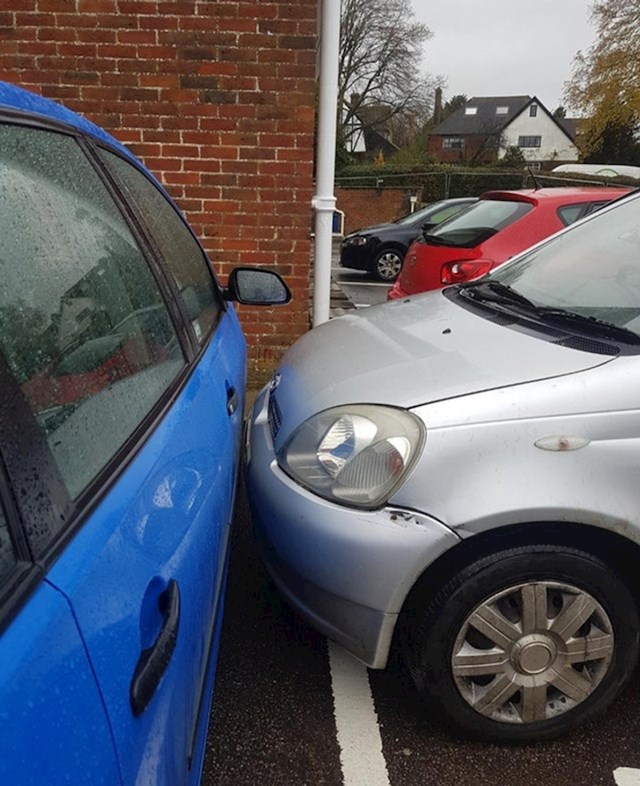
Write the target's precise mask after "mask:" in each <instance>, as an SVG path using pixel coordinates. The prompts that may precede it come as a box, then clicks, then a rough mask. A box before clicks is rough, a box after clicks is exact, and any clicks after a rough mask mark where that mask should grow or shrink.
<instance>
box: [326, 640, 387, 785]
mask: <svg viewBox="0 0 640 786" xmlns="http://www.w3.org/2000/svg"><path fill="white" fill-rule="evenodd" d="M328 646H329V666H330V670H331V688H332V690H333V707H334V710H333V711H334V715H335V719H336V729H337V732H338V745H339V746H340V763H341V764H342V777H343V781H344V786H390V784H389V775H388V773H387V764H386V762H385V760H384V755H383V753H382V739H381V737H380V727H379V726H378V716H377V715H376V711H375V707H374V705H373V697H372V696H371V687H370V686H369V675H368V674H367V669H366V667H365V666H363V665H362V664H361V663H359V662H358V661H357V660H356V659H355V658H354V657H352V656H351V655H350V654H349V653H348V652H347V651H346V650H344V649H342V647H339V646H338V645H337V644H334V643H333V642H328Z"/></svg>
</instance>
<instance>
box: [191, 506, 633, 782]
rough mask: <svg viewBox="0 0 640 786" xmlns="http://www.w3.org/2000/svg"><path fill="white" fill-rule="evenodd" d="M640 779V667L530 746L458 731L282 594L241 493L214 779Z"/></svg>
mask: <svg viewBox="0 0 640 786" xmlns="http://www.w3.org/2000/svg"><path fill="white" fill-rule="evenodd" d="M258 783H259V784H262V786H315V784H327V785H328V786H339V785H340V784H345V786H418V784H420V786H431V785H432V786H460V784H483V786H507V785H510V784H514V785H515V784H518V785H520V784H535V786H565V784H567V785H569V784H571V786H574V785H575V786H578V785H582V784H584V786H596V784H609V785H610V786H613V784H618V786H640V675H638V674H636V676H635V678H634V679H633V680H632V682H631V683H630V686H629V687H628V688H627V690H626V691H625V693H624V694H623V695H622V696H621V697H620V698H619V699H618V700H617V701H616V702H615V703H614V705H613V706H612V707H611V708H610V710H609V711H608V712H607V713H606V714H605V715H604V716H602V717H601V718H599V719H598V720H597V721H595V722H593V723H591V724H590V725H588V726H585V727H583V728H581V729H580V730H578V731H577V732H575V733H573V734H572V735H570V736H567V737H564V738H562V739H559V740H556V741H553V742H546V743H541V744H538V745H525V746H506V745H505V746H500V745H487V744H481V743H475V742H470V741H466V740H460V739H456V738H454V737H453V736H452V735H451V734H450V732H449V731H448V730H446V729H444V728H443V727H442V726H441V725H440V723H439V721H438V720H437V718H435V717H434V716H433V714H432V713H431V712H430V710H429V708H428V707H423V706H421V705H420V704H419V702H418V701H417V699H416V695H415V693H414V691H413V688H412V686H411V685H410V683H409V680H408V678H407V676H406V674H405V673H404V671H403V670H402V669H401V668H400V667H399V666H397V665H396V664H392V665H391V666H390V668H388V669H387V670H386V671H384V672H373V671H368V670H367V669H365V668H364V667H363V666H361V665H360V664H358V663H357V662H355V661H354V660H353V659H351V658H350V656H348V655H346V653H343V652H342V651H341V650H338V648H336V647H335V646H334V645H331V644H329V645H328V644H327V642H326V640H325V639H324V638H323V637H322V636H320V635H319V634H317V633H316V632H315V631H313V630H312V629H311V628H310V627H308V626H307V625H306V624H305V623H304V622H303V621H302V620H301V619H300V618H299V617H298V616H297V615H296V614H295V613H294V612H293V611H292V610H291V609H290V608H289V607H288V606H287V604H286V603H285V602H284V601H283V600H282V598H281V597H280V595H279V593H278V592H277V590H276V589H275V588H274V587H273V585H272V584H271V583H270V581H269V580H268V578H267V576H266V575H265V573H264V571H263V569H262V567H261V565H260V560H259V557H258V555H257V553H256V550H255V547H254V544H253V539H252V534H251V525H250V517H249V512H248V508H247V504H246V500H245V498H244V494H241V496H240V499H239V502H238V506H237V514H236V521H235V525H234V538H233V545H232V554H231V566H230V574H229V587H228V596H227V605H226V608H225V620H224V631H223V636H222V646H221V651H220V659H219V663H218V673H217V683H216V689H215V696H214V702H213V707H212V714H211V721H210V730H209V739H208V745H207V758H206V761H205V770H204V777H203V784H205V786H245V784H246V785H247V786H248V785H249V784H252V786H253V785H254V784H258Z"/></svg>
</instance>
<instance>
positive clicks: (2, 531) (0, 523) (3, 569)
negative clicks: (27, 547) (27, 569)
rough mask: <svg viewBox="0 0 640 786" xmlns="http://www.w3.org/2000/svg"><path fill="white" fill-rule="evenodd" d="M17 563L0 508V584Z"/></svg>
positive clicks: (5, 521)
mask: <svg viewBox="0 0 640 786" xmlns="http://www.w3.org/2000/svg"><path fill="white" fill-rule="evenodd" d="M17 564H18V560H17V558H16V553H15V551H14V548H13V543H12V542H11V535H10V534H9V526H8V524H7V520H6V518H5V515H4V513H3V511H2V508H0V584H2V583H3V582H4V580H5V579H7V578H8V577H9V575H10V573H11V572H12V570H13V569H14V568H15V566H16V565H17Z"/></svg>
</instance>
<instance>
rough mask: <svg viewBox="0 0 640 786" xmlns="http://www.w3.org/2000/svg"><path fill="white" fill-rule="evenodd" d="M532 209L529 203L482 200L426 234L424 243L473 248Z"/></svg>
mask: <svg viewBox="0 0 640 786" xmlns="http://www.w3.org/2000/svg"><path fill="white" fill-rule="evenodd" d="M532 208H533V205H532V204H531V203H530V202H516V201H514V200H502V199H481V200H480V201H479V202H476V203H475V204H474V205H472V206H471V207H470V208H469V209H468V210H465V211H464V212H463V213H460V215H457V216H454V217H453V218H451V219H449V221H446V222H445V223H443V224H442V225H440V226H438V227H436V228H435V229H433V230H431V231H430V232H428V233H426V234H425V235H424V240H425V242H427V243H433V245H439V246H456V247H458V248H473V247H474V246H477V245H478V244H479V243H482V242H484V241H485V240H488V239H489V238H490V237H491V236H492V235H495V234H496V232H499V231H500V230H501V229H504V228H505V227H508V226H509V224H513V222H514V221H517V220H518V219H519V218H522V216H524V215H525V214H526V213H528V212H529V211H530V210H531V209H532Z"/></svg>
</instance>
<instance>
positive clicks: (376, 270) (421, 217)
mask: <svg viewBox="0 0 640 786" xmlns="http://www.w3.org/2000/svg"><path fill="white" fill-rule="evenodd" d="M475 201H476V200H475V199H474V198H469V199H466V198H465V199H443V200H441V201H440V202H433V203H432V204H430V205H427V206H426V207H423V208H421V209H420V210H416V211H415V213H410V214H409V215H408V216H403V217H402V218H399V219H397V221H391V222H388V223H386V224H376V225H375V226H370V227H366V228H365V229H359V230H358V231H357V232H351V233H350V234H348V235H346V236H345V238H344V240H343V241H342V245H341V247H340V264H341V265H342V267H348V268H355V269H356V270H366V271H368V272H369V273H371V274H372V275H373V276H375V278H377V279H379V280H380V281H388V282H391V281H394V280H395V279H396V277H397V275H398V273H399V272H400V268H401V267H402V260H403V259H404V255H405V254H406V253H407V249H408V248H409V246H410V245H411V243H412V242H413V241H414V240H415V239H416V237H418V235H419V234H420V233H421V232H422V230H423V228H425V229H427V230H429V229H433V228H434V227H436V226H438V224H440V223H442V222H443V221H446V220H447V219H448V218H451V217H452V216H455V215H456V214H457V213H459V212H460V211H461V210H464V209H465V208H467V207H469V205H472V204H473V203H474V202H475Z"/></svg>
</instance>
